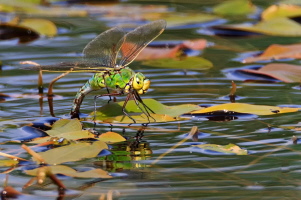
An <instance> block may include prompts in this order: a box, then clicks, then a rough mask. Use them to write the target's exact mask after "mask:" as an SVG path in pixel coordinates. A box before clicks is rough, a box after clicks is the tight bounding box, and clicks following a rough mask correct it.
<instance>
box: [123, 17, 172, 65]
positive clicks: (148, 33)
mask: <svg viewBox="0 0 301 200" xmlns="http://www.w3.org/2000/svg"><path fill="white" fill-rule="evenodd" d="M165 27H166V21H165V20H157V21H154V22H151V23H149V24H146V25H143V26H139V27H138V28H136V29H135V30H133V31H131V32H129V33H127V34H126V35H125V36H124V38H125V40H124V42H123V44H122V46H121V49H120V50H121V59H120V61H119V63H118V64H119V65H120V66H126V65H128V64H130V63H131V62H132V61H133V60H134V59H135V58H136V57H137V56H138V54H139V53H140V52H141V51H142V50H143V49H144V48H145V47H146V46H147V45H148V44H149V43H150V42H151V41H153V40H154V39H155V38H156V37H158V36H159V35H160V34H161V33H162V32H163V31H164V29H165Z"/></svg>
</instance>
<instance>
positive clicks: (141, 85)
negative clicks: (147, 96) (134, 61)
mask: <svg viewBox="0 0 301 200" xmlns="http://www.w3.org/2000/svg"><path fill="white" fill-rule="evenodd" d="M132 86H133V88H134V90H136V91H137V92H138V94H144V93H145V92H146V91H147V90H148V88H149V86H150V80H149V79H146V78H145V76H144V75H143V74H142V73H140V72H138V73H136V74H135V75H134V78H133V80H132Z"/></svg>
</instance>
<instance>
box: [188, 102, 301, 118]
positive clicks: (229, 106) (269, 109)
mask: <svg viewBox="0 0 301 200" xmlns="http://www.w3.org/2000/svg"><path fill="white" fill-rule="evenodd" d="M299 110H300V109H299V108H288V107H277V106H264V105H251V104H246V103H225V104H221V105H216V106H211V107H208V108H203V109H201V110H198V111H193V112H190V114H192V115H193V114H201V113H211V112H216V111H224V112H238V113H248V114H254V115H274V114H282V113H289V112H298V111H299Z"/></svg>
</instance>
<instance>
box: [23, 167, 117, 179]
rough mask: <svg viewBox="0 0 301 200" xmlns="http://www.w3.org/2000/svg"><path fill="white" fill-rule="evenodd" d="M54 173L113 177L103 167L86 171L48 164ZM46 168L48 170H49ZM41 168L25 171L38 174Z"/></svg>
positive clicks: (32, 174)
mask: <svg viewBox="0 0 301 200" xmlns="http://www.w3.org/2000/svg"><path fill="white" fill-rule="evenodd" d="M44 168H48V170H50V171H51V173H53V174H63V175H65V176H70V177H75V178H112V176H110V175H109V174H108V172H107V171H104V170H102V169H92V170H88V171H84V172H79V171H76V170H74V169H72V168H71V167H67V166H64V165H55V166H46V167H44ZM48 170H46V171H48ZM38 171H39V168H36V169H32V170H25V173H26V174H28V175H31V176H37V173H38Z"/></svg>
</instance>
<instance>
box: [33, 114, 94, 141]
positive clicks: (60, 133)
mask: <svg viewBox="0 0 301 200" xmlns="http://www.w3.org/2000/svg"><path fill="white" fill-rule="evenodd" d="M46 133H47V134H48V135H49V136H47V137H41V138H35V139H33V140H32V141H30V142H28V143H33V144H41V143H44V142H47V141H49V140H51V138H53V137H56V138H65V139H67V140H79V139H83V138H94V137H95V135H94V134H93V133H91V132H90V131H88V130H82V125H81V123H80V122H79V120H78V119H60V120H58V121H56V122H55V123H54V124H53V125H52V129H51V130H48V131H46Z"/></svg>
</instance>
